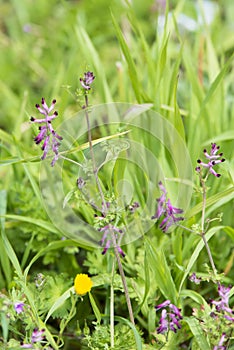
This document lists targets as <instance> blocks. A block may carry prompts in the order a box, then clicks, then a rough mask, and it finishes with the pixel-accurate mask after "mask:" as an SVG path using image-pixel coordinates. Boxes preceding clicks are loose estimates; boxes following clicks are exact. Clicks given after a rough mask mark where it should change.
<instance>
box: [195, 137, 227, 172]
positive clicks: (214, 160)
mask: <svg viewBox="0 0 234 350" xmlns="http://www.w3.org/2000/svg"><path fill="white" fill-rule="evenodd" d="M219 148H220V147H219V146H217V145H216V143H212V144H211V150H210V153H208V152H207V150H206V149H204V151H203V153H204V155H205V157H206V158H207V159H208V163H204V162H202V161H201V159H198V160H197V163H198V164H199V166H198V167H196V169H195V170H196V171H197V172H198V173H201V171H202V167H203V168H207V169H208V171H209V173H211V174H213V175H214V176H216V177H220V176H221V174H218V173H217V172H216V171H215V170H214V169H213V167H214V166H215V165H216V164H219V163H223V162H224V161H225V159H224V158H221V157H222V155H223V153H219V154H217V152H218V151H219Z"/></svg>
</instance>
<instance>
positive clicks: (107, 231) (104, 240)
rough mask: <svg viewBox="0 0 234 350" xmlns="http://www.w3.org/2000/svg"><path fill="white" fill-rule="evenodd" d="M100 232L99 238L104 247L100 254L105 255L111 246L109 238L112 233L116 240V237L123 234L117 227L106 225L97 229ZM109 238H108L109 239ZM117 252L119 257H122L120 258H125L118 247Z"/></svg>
mask: <svg viewBox="0 0 234 350" xmlns="http://www.w3.org/2000/svg"><path fill="white" fill-rule="evenodd" d="M99 231H100V232H103V235H102V238H101V241H100V243H101V245H102V246H104V245H105V246H104V249H103V251H102V254H103V255H105V254H106V252H107V250H108V249H109V248H110V246H111V241H112V239H111V236H112V232H115V233H116V238H118V235H121V234H122V233H123V231H122V230H121V229H119V228H118V227H116V226H114V225H110V224H108V225H106V226H104V227H102V228H100V229H99ZM109 237H110V238H109ZM117 250H118V252H119V254H120V255H122V257H123V258H124V257H125V253H124V252H123V250H122V249H121V248H120V246H119V245H117Z"/></svg>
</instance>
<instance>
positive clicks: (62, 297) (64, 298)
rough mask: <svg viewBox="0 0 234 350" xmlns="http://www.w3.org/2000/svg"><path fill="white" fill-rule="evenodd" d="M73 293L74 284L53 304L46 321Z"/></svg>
mask: <svg viewBox="0 0 234 350" xmlns="http://www.w3.org/2000/svg"><path fill="white" fill-rule="evenodd" d="M71 293H74V286H72V287H71V288H69V289H68V290H66V291H65V292H64V293H63V294H62V295H61V296H60V297H59V298H58V299H57V300H56V301H55V303H54V304H53V305H52V306H51V308H50V310H49V311H48V314H47V316H46V319H45V323H46V322H47V321H48V319H49V318H50V316H51V315H52V314H53V313H54V312H55V311H56V310H57V309H58V308H59V307H60V306H62V305H63V304H64V302H65V301H66V300H67V299H68V298H70V296H71Z"/></svg>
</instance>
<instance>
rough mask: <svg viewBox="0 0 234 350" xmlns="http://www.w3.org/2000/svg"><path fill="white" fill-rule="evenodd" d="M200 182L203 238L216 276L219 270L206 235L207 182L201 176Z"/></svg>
mask: <svg viewBox="0 0 234 350" xmlns="http://www.w3.org/2000/svg"><path fill="white" fill-rule="evenodd" d="M200 182H201V185H202V217H201V237H202V240H203V242H204V245H205V247H206V251H207V254H208V257H209V260H210V264H211V267H212V270H213V272H214V275H215V276H216V273H217V270H216V267H215V264H214V260H213V257H212V254H211V250H210V247H209V245H208V243H207V240H206V236H205V212H206V184H205V180H204V179H202V178H200Z"/></svg>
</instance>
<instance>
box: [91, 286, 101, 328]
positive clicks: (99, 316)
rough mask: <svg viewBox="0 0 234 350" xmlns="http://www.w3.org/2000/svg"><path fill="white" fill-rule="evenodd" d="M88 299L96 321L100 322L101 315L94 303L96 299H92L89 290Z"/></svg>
mask: <svg viewBox="0 0 234 350" xmlns="http://www.w3.org/2000/svg"><path fill="white" fill-rule="evenodd" d="M89 300H90V303H91V305H92V309H93V312H94V314H95V316H96V319H97V322H98V323H100V322H101V319H102V316H101V313H100V311H99V308H98V306H97V304H96V301H95V300H94V297H93V296H92V293H91V292H89Z"/></svg>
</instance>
